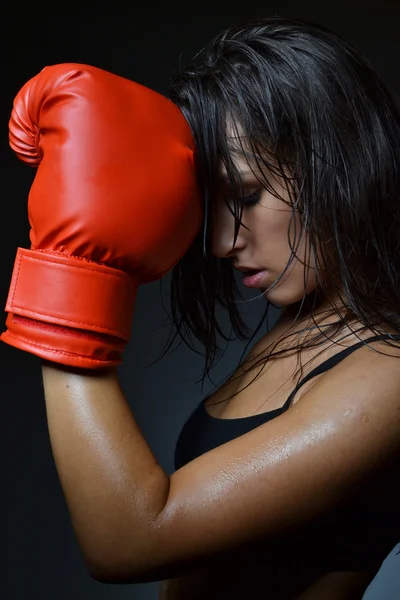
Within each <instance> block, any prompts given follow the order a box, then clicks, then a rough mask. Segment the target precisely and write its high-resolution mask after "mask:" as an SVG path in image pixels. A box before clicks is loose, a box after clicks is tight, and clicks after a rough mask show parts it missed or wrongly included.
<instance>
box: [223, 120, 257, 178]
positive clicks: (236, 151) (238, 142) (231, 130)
mask: <svg viewBox="0 0 400 600" xmlns="http://www.w3.org/2000/svg"><path fill="white" fill-rule="evenodd" d="M226 140H227V147H228V152H229V158H230V160H231V161H232V162H233V164H234V166H235V168H236V169H237V171H238V172H239V174H240V176H241V177H247V176H251V175H253V176H254V175H255V173H256V172H257V170H258V166H257V160H256V159H255V157H254V154H253V152H252V151H251V149H250V147H249V143H248V138H247V136H246V135H244V132H243V128H242V126H241V125H240V123H234V122H232V121H228V124H227V137H226ZM218 171H219V178H220V179H221V181H227V180H228V174H227V170H226V165H225V164H224V162H223V161H222V160H221V161H220V164H219V169H218Z"/></svg>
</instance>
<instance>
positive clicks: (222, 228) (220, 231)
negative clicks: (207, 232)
mask: <svg viewBox="0 0 400 600" xmlns="http://www.w3.org/2000/svg"><path fill="white" fill-rule="evenodd" d="M242 233H243V227H242V226H240V227H239V232H238V236H237V239H236V244H235V245H233V242H234V239H235V218H234V216H233V215H232V214H231V213H230V211H229V209H228V207H227V205H226V204H225V202H224V201H219V202H217V203H216V206H215V208H214V213H213V231H212V253H213V255H214V256H215V257H217V258H230V257H232V256H233V255H234V254H235V252H236V251H237V250H239V249H242V248H243V247H244V245H245V240H244V236H243V235H242Z"/></svg>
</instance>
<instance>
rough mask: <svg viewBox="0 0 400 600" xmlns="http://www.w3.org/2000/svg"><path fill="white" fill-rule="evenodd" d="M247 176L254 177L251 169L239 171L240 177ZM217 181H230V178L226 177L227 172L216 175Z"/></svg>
mask: <svg viewBox="0 0 400 600" xmlns="http://www.w3.org/2000/svg"><path fill="white" fill-rule="evenodd" d="M248 176H250V177H254V178H256V176H255V175H254V173H253V171H240V179H245V178H246V177H248ZM218 181H220V182H221V183H230V179H229V177H228V174H227V173H221V174H220V175H219V176H218Z"/></svg>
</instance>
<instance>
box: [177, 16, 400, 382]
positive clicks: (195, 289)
mask: <svg viewBox="0 0 400 600" xmlns="http://www.w3.org/2000/svg"><path fill="white" fill-rule="evenodd" d="M169 97H170V98H171V100H172V101H173V102H175V103H176V104H177V105H178V106H179V107H180V108H181V110H182V111H183V114H184V115H185V117H186V119H187V121H188V122H189V124H190V126H191V129H192V131H193V135H194V138H195V142H196V146H197V166H198V173H199V183H200V185H201V187H202V192H203V198H204V212H205V219H204V227H203V228H202V230H201V231H200V232H199V234H198V236H197V238H196V239H195V241H194V243H193V244H192V246H191V247H190V249H189V250H188V251H187V253H186V254H185V256H184V257H183V258H182V259H181V261H180V262H179V263H178V264H177V265H176V266H175V267H174V269H173V271H172V274H171V277H172V278H171V316H172V320H173V325H174V327H175V333H174V335H173V336H172V339H171V340H170V341H169V342H168V344H167V348H166V351H168V349H169V348H170V347H171V345H172V343H173V341H174V339H175V338H176V337H177V336H180V338H181V339H182V340H183V341H184V342H185V343H186V344H187V345H188V346H189V347H190V348H192V349H193V350H195V351H196V352H198V348H196V346H195V343H193V342H196V341H197V342H200V343H201V344H202V345H203V347H204V348H205V367H204V372H203V378H202V380H203V382H204V379H205V377H206V376H207V375H209V371H210V369H211V367H212V366H213V364H214V361H215V358H216V356H217V355H218V353H219V352H220V349H219V346H218V339H217V338H218V336H221V337H222V338H223V339H225V340H227V341H228V340H230V339H233V338H232V337H231V334H232V331H233V332H234V333H235V335H236V336H237V337H239V338H240V339H242V340H244V339H247V338H248V337H249V336H250V333H251V332H250V331H249V328H248V327H247V326H246V325H245V323H244V321H243V319H242V317H241V315H240V313H239V311H238V308H237V303H236V302H235V298H242V299H243V296H242V294H241V291H240V289H239V288H238V286H237V284H236V280H235V277H234V272H233V268H232V265H231V263H230V262H229V261H227V260H222V259H219V258H216V257H214V256H212V254H211V251H210V230H211V218H212V210H213V199H214V198H215V194H216V192H217V191H218V167H219V165H220V164H221V161H222V163H223V164H224V165H225V167H226V170H227V173H228V176H229V179H230V185H231V188H232V190H234V191H235V193H234V196H235V199H234V203H233V209H231V211H233V212H232V214H234V216H235V222H236V227H235V241H236V237H237V232H238V230H239V226H240V224H241V215H242V208H243V206H242V203H241V201H240V198H241V196H242V189H241V182H240V177H239V175H238V173H237V171H236V170H235V165H234V163H233V162H232V157H231V149H230V147H229V140H228V139H227V135H228V134H227V127H226V125H227V121H228V120H229V121H230V122H232V123H234V124H237V125H240V127H241V136H243V138H244V139H245V140H246V150H247V152H249V149H250V152H251V154H252V157H253V160H255V161H256V162H257V164H258V165H261V168H262V170H263V171H264V173H270V172H271V171H273V172H275V173H277V174H278V175H279V177H281V178H282V181H284V182H285V186H286V188H287V190H288V193H289V197H290V201H287V199H286V202H287V204H289V206H291V208H292V216H293V217H294V213H295V211H297V212H298V213H299V214H300V215H301V221H302V230H303V229H304V230H305V232H306V233H307V235H308V241H309V251H308V255H309V256H310V257H311V256H314V257H315V256H317V255H319V256H320V264H318V265H316V266H317V277H318V269H319V268H320V269H323V270H324V272H325V274H326V275H327V278H326V277H325V278H324V279H321V280H320V281H319V283H318V285H317V289H316V291H315V292H313V293H312V294H309V295H306V292H304V296H303V299H302V300H301V301H300V302H298V303H296V306H295V308H296V311H297V315H296V317H295V319H294V322H295V321H296V319H297V317H298V316H299V315H300V314H301V312H302V310H303V308H304V307H307V311H310V312H309V314H310V315H311V318H312V321H313V323H314V326H312V327H311V329H314V330H315V328H316V329H318V331H319V333H318V334H317V335H316V336H314V337H313V338H311V339H308V340H307V341H304V340H303V342H302V343H301V344H298V345H297V346H294V347H292V350H293V349H294V350H296V351H299V350H301V349H302V348H304V347H311V346H316V345H317V344H319V343H321V342H323V341H324V340H326V339H330V336H331V335H334V334H336V333H338V332H339V331H340V330H341V328H343V326H344V325H349V324H350V323H352V322H354V323H358V324H359V323H361V328H360V329H359V330H357V331H361V330H365V329H368V330H372V331H373V332H374V333H376V334H382V333H385V332H386V331H385V328H388V330H390V331H393V330H394V331H395V332H400V315H399V307H400V282H399V273H400V113H399V111H398V109H397V107H396V105H395V102H394V100H393V99H392V97H391V95H390V94H389V92H388V90H387V89H386V87H385V85H384V83H383V82H382V80H381V78H380V77H379V75H378V74H377V73H376V71H375V70H374V68H373V67H372V66H371V65H370V64H369V62H368V61H367V60H366V58H365V57H363V55H362V54H361V53H360V51H358V50H357V49H356V48H355V47H354V46H353V45H352V44H350V43H349V42H347V41H345V40H344V39H342V38H341V37H340V36H339V35H338V34H336V33H334V32H332V31H330V30H328V29H326V28H324V27H321V26H319V25H316V24H313V23H309V22H305V21H299V20H287V19H284V18H282V17H272V18H265V19H262V20H259V21H256V22H251V23H245V24H242V25H237V26H233V27H231V28H229V29H227V30H226V31H224V32H223V33H221V34H220V35H218V36H217V37H216V38H215V39H214V40H213V41H212V42H211V43H210V44H209V45H207V46H206V47H205V48H204V49H203V50H202V51H201V52H200V53H199V54H198V55H196V57H195V58H194V59H193V61H191V62H190V63H189V64H188V65H186V67H185V68H183V69H182V70H180V72H178V73H176V76H175V78H174V80H173V81H172V84H171V87H170V90H169ZM261 183H262V186H263V187H265V188H266V189H268V190H269V191H270V192H271V193H273V194H274V195H277V192H276V191H275V190H274V189H273V188H272V187H271V183H270V180H268V178H267V177H265V180H264V178H262V181H261ZM278 197H280V196H278ZM281 199H282V200H283V201H285V199H284V198H281ZM230 206H232V205H230ZM301 234H302V231H300V232H299V235H301ZM317 247H318V252H317ZM291 249H292V255H291V257H290V259H289V262H288V265H287V267H286V269H287V268H288V267H289V265H290V263H291V262H292V260H293V258H294V257H296V243H294V244H293V246H291ZM297 258H299V257H297ZM306 263H307V261H306ZM306 263H303V264H305V273H306V271H307V269H308V267H309V265H308V264H306ZM286 269H285V271H286ZM283 274H284V273H283ZM283 274H282V276H283ZM305 277H306V275H305ZM278 281H279V280H278ZM331 296H332V297H333V296H336V297H337V298H340V301H341V303H342V304H341V309H340V310H339V309H338V306H336V304H335V303H334V302H333V303H332V304H331V307H330V309H329V314H331V315H334V314H336V315H337V317H338V319H337V320H336V321H334V322H333V323H331V324H330V325H329V327H328V328H327V329H325V330H323V329H321V328H319V327H318V324H317V322H316V321H315V320H314V318H313V309H315V307H317V306H318V304H317V298H321V297H323V298H328V299H329V298H330V297H331ZM266 305H267V306H266V310H265V312H264V314H263V316H262V318H261V320H260V323H259V325H258V326H257V328H256V330H255V331H254V332H253V335H252V336H251V339H250V341H251V340H252V339H253V338H254V336H255V335H256V334H257V333H258V331H259V330H260V327H261V326H262V324H263V323H265V319H266V318H267V316H268V310H269V308H270V306H271V303H270V302H269V301H267V302H266ZM221 308H222V309H225V310H227V311H228V313H229V319H230V324H231V331H230V333H229V335H228V336H227V335H226V334H225V332H224V331H222V329H221V325H220V322H219V318H218V310H220V309H221ZM343 308H344V310H343ZM297 333H298V332H297ZM353 333H357V332H354V331H353ZM349 335H350V334H349ZM285 339H286V338H285ZM387 343H389V342H387ZM389 344H390V343H389ZM390 345H392V344H390ZM286 351H287V350H280V351H275V350H274V351H272V352H270V353H268V357H266V356H263V357H261V359H260V361H261V362H262V363H263V364H265V362H266V359H270V358H272V357H277V356H278V355H280V354H281V353H282V352H286ZM301 373H302V368H301V369H300V377H301Z"/></svg>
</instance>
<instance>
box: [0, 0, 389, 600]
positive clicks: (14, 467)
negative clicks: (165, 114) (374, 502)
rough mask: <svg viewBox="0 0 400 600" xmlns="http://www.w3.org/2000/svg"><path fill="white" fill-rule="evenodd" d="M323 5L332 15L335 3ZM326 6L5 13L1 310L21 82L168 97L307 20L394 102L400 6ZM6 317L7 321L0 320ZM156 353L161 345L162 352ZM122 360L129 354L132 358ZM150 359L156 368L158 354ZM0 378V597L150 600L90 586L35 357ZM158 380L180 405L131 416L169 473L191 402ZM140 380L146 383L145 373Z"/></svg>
mask: <svg viewBox="0 0 400 600" xmlns="http://www.w3.org/2000/svg"><path fill="white" fill-rule="evenodd" d="M328 4H329V3H328ZM330 4H331V6H332V7H335V6H336V3H335V4H334V3H330ZM323 6H324V10H325V12H326V13H327V14H322V11H321V10H319V11H318V10H314V11H313V10H312V9H310V10H308V6H307V3H305V2H299V3H296V4H294V7H293V6H292V7H288V6H287V5H285V6H283V5H280V4H279V3H278V2H275V3H272V2H270V3H269V2H263V3H261V2H260V3H259V4H258V6H257V7H256V8H255V12H249V13H243V12H242V14H241V15H232V11H230V10H229V9H227V10H225V11H224V10H223V9H222V10H220V11H219V12H220V16H215V15H214V16H204V15H196V13H190V14H189V13H188V14H186V15H185V14H177V15H176V16H173V15H172V14H167V15H162V14H160V13H159V12H157V9H156V7H155V8H154V14H153V15H151V16H150V15H148V16H146V15H145V14H143V13H142V16H140V15H139V14H138V12H139V10H140V9H142V8H144V9H146V7H139V8H138V7H137V6H135V5H133V6H131V8H130V13H132V15H134V16H130V13H129V14H121V15H118V16H115V15H106V16H105V15H100V16H96V15H92V14H90V13H89V14H75V15H74V16H61V15H59V16H43V15H41V13H42V12H43V6H38V7H37V10H36V11H35V13H34V15H29V16H28V17H25V18H22V17H21V16H17V15H14V16H6V15H2V17H1V24H0V31H1V36H0V54H1V79H2V83H1V94H0V102H1V106H0V148H1V161H0V168H1V184H2V193H1V202H0V206H1V218H0V226H1V235H0V244H1V255H2V259H1V263H0V264H1V268H2V273H1V278H0V286H1V290H0V304H2V305H3V306H5V302H6V298H7V294H8V287H9V282H10V277H11V273H12V268H13V263H14V258H15V251H16V248H17V247H18V246H23V247H29V238H28V232H29V224H28V219H27V213H26V198H27V194H28V191H29V186H30V183H31V181H32V178H33V175H34V171H33V170H32V169H30V168H29V167H27V166H25V165H22V163H20V162H19V161H18V160H17V159H16V157H15V156H14V155H13V153H12V152H11V150H10V149H9V147H8V139H7V136H8V131H7V123H8V118H9V114H10V110H11V106H12V101H13V98H14V96H15V94H16V93H17V91H18V89H19V88H20V87H21V86H22V85H23V84H24V83H25V81H26V80H28V79H29V78H30V77H32V76H34V75H35V74H36V73H37V72H39V71H40V70H41V69H42V68H43V67H44V66H46V65H49V64H55V63H59V62H81V63H87V64H92V65H95V66H98V67H101V68H103V69H107V70H109V71H112V72H114V73H117V74H119V75H121V76H124V77H127V78H129V79H133V80H136V81H138V82H140V83H142V84H144V85H147V86H149V87H152V88H153V89H156V90H157V91H159V92H161V93H163V92H165V90H166V87H167V84H168V80H169V77H170V76H171V73H172V71H173V70H174V69H175V68H177V66H178V64H179V61H185V60H187V59H189V58H190V57H191V56H192V55H193V54H194V53H195V52H196V51H198V50H199V49H200V48H201V47H202V46H203V45H204V44H205V43H206V42H207V41H208V40H210V38H211V37H213V36H214V35H215V34H216V33H218V32H219V31H220V30H221V29H223V28H225V27H226V26H228V25H230V24H232V23H236V22H240V21H242V20H244V19H251V18H255V17H260V16H269V15H273V14H280V15H283V16H286V17H300V18H307V19H309V20H313V21H315V22H316V23H320V24H322V25H325V26H328V27H330V28H332V29H334V30H335V31H337V32H338V33H341V34H342V35H344V36H345V37H347V38H348V39H349V40H351V41H353V42H354V43H356V44H357V45H358V46H359V47H360V48H361V49H362V50H364V52H365V54H366V55H367V56H368V57H369V59H370V60H371V61H372V63H373V64H374V65H375V66H376V68H377V69H378V70H379V72H380V73H381V74H382V76H383V78H384V80H385V82H386V84H387V85H388V86H389V88H390V89H391V91H392V92H393V93H394V95H395V96H396V97H400V71H399V66H398V65H399V58H400V36H399V33H398V32H399V26H400V19H399V16H400V7H398V8H396V7H395V3H393V4H391V3H384V2H379V3H378V2H377V3H376V6H375V10H374V11H370V13H369V14H367V11H366V9H365V8H364V9H363V10H362V11H358V10H357V9H356V8H355V7H354V8H353V10H352V11H351V13H352V14H346V12H345V11H339V10H336V11H335V10H334V8H332V10H330V11H329V10H328V8H329V7H328V5H327V4H324V5H323ZM149 8H152V7H149ZM296 11H297V12H296ZM21 12H22V5H21ZM147 12H150V11H149V10H148V11H147ZM337 12H341V16H335V15H337ZM349 12H350V11H349ZM331 13H334V15H332V14H331ZM360 13H361V14H360ZM155 289H156V288H151V290H150V292H148V293H149V294H150V296H151V295H152V294H153V292H154V293H155ZM146 293H147V292H146ZM143 298H144V296H143V297H142V300H143ZM146 298H147V296H146ZM154 302H156V300H155V299H154ZM154 306H155V305H154ZM140 310H142V311H143V310H145V309H144V308H140V307H139V309H138V312H139V315H140V314H141V313H140ZM153 310H155V309H154V307H153ZM5 317H6V315H5V313H4V320H5ZM3 328H4V327H2V330H3ZM147 334H148V332H147V331H145V330H143V329H140V326H139V325H138V328H137V329H136V330H135V336H136V338H135V339H134V340H133V341H132V344H139V346H140V345H141V344H142V345H145V344H146V343H147V344H148V345H149V344H150V343H149V341H148V340H149V338H148V336H147ZM163 340H164V338H163ZM150 345H151V344H150ZM135 347H137V346H135ZM161 347H162V346H161V342H159V343H158V349H161ZM129 352H131V353H132V354H131V356H132V359H133V360H136V368H137V375H136V379H139V381H140V382H141V383H138V382H137V381H135V383H133V382H132V376H131V373H130V372H129V369H127V370H126V371H125V370H124V368H122V369H121V377H122V380H123V383H124V386H125V387H126V391H127V394H128V396H130V393H132V394H133V392H135V394H136V396H135V397H137V386H141V388H140V389H141V390H142V389H144V390H146V393H147V394H148V396H149V398H150V399H151V398H153V397H154V398H156V397H157V398H158V396H159V391H160V390H159V389H158V388H157V387H152V386H151V385H150V384H149V382H148V380H146V379H145V378H144V379H143V380H141V379H140V377H142V370H141V365H140V364H138V362H137V360H138V359H137V356H135V350H134V349H133V350H132V349H131V350H130V351H129ZM127 356H130V355H129V353H128V355H127ZM151 357H152V358H154V355H153V354H152V355H151ZM182 360H183V361H185V362H186V364H187V365H190V364H192V363H191V362H190V361H192V360H193V358H192V356H191V355H190V353H188V352H187V353H186V354H183V355H179V357H178V359H177V360H175V363H174V362H171V364H170V366H169V367H168V369H169V372H172V373H173V372H176V371H178V370H180V371H181V370H182ZM228 361H229V359H228ZM188 368H189V367H188ZM0 373H1V381H2V384H1V389H0V398H1V400H2V402H1V403H0V407H1V411H2V412H1V416H2V419H1V425H2V428H1V440H2V451H3V453H2V456H3V458H4V460H3V464H4V465H5V469H4V479H3V483H2V491H3V493H2V499H3V501H4V502H5V506H4V509H3V515H4V520H5V522H6V531H7V533H6V548H7V561H6V563H5V566H4V575H3V578H2V582H3V584H2V587H3V590H2V591H0V596H1V598H4V599H5V600H6V599H7V600H11V599H12V600H14V599H15V600H25V599H28V598H32V597H33V598H40V600H50V599H51V600H54V599H55V598H57V599H60V600H61V599H64V598H65V599H69V598H85V600H89V598H96V600H97V599H98V598H103V597H104V598H156V597H157V587H158V586H157V584H156V583H155V584H144V585H135V586H104V585H101V584H99V583H97V582H94V581H92V580H91V579H90V578H89V576H88V575H87V573H86V572H85V570H84V568H83V566H82V561H81V557H80V554H79V549H78V547H77V545H76V542H75V540H74V537H73V534H72V531H71V527H70V523H69V519H68V513H67V510H66V507H65V503H64V500H63V497H62V493H61V490H60V486H59V483H58V479H57V475H56V472H55V468H54V463H53V459H52V455H51V449H50V444H49V439H48V433H47V427H46V418H45V411H44V402H43V395H42V389H41V379H40V376H41V373H40V362H39V361H38V360H37V359H36V357H32V356H31V355H28V354H25V353H23V352H21V351H18V350H16V349H13V348H10V347H8V346H5V345H4V344H0ZM196 374H198V371H196ZM162 376H163V377H164V379H162ZM162 376H161V379H160V383H159V384H158V385H159V386H160V389H161V388H162V386H165V384H166V381H168V383H169V384H171V386H172V385H174V386H175V388H174V389H177V390H178V391H177V392H176V399H177V402H176V404H175V405H174V404H171V405H170V407H169V412H168V418H169V419H170V420H169V421H166V419H167V416H166V414H165V413H160V405H158V404H157V402H158V400H154V403H152V402H151V401H150V400H149V398H148V399H147V401H146V403H145V404H144V403H140V402H138V403H137V404H136V405H135V406H134V413H135V417H137V419H138V421H139V422H140V424H141V426H142V429H143V431H144V433H145V435H146V437H147V439H148V441H149V443H150V445H151V446H152V448H153V451H155V453H156V454H157V456H159V460H160V462H161V463H162V464H163V466H164V468H165V469H166V470H169V471H171V468H172V466H171V465H172V462H171V457H172V453H173V445H174V441H175V439H176V435H177V433H178V431H179V424H181V423H182V421H183V420H184V418H185V416H187V415H188V413H189V412H190V411H191V409H192V407H193V405H194V403H195V400H196V398H195V397H194V396H193V394H192V396H191V398H190V401H188V399H187V396H188V390H189V387H186V388H185V387H184V384H183V383H182V381H181V380H178V379H176V380H175V379H173V377H172V376H171V375H170V374H168V375H167V374H166V371H162ZM146 377H147V378H149V377H153V376H152V374H150V375H149V374H146ZM155 379H157V377H156V378H155ZM135 386H136V387H135ZM178 392H179V393H178ZM190 403H191V404H190ZM155 407H156V409H155ZM150 413H151V415H150ZM160 414H162V415H163V419H161V417H160V419H159V420H157V418H156V419H155V418H154V415H160ZM166 422H167V425H168V426H166ZM166 432H167V433H166ZM3 564H4V563H3ZM398 567H399V562H397V563H391V564H389V565H388V566H387V567H386V570H385V571H382V573H380V574H378V578H377V580H376V581H375V582H374V585H373V586H371V588H370V590H369V591H368V592H367V595H366V596H365V597H366V598H370V599H371V600H372V598H380V599H382V600H384V599H386V598H387V599H389V598H395V595H393V596H392V595H391V594H395V586H396V585H397V586H398V585H400V581H399V579H396V572H397V571H396V572H395V570H398ZM374 586H375V587H374ZM321 600H322V599H321Z"/></svg>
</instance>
